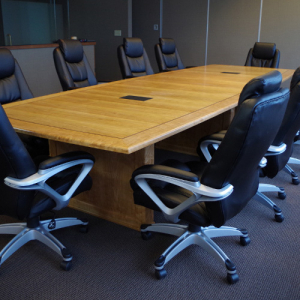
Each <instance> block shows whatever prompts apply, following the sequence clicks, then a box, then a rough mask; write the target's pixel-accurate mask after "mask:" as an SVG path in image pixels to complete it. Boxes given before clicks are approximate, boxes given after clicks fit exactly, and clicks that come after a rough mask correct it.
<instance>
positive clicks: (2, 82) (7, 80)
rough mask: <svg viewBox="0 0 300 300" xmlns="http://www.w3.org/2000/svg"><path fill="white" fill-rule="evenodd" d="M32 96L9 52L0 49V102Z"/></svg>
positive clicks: (15, 61) (4, 102)
mask: <svg viewBox="0 0 300 300" xmlns="http://www.w3.org/2000/svg"><path fill="white" fill-rule="evenodd" d="M30 98H33V95H32V92H31V91H30V89H29V87H28V84H27V82H26V80H25V77H24V75H23V73H22V70H21V68H20V66H19V64H18V62H17V60H16V59H15V58H14V57H13V55H12V54H11V52H10V51H9V50H8V49H6V48H2V49H0V104H6V103H10V102H14V101H18V100H26V99H30Z"/></svg>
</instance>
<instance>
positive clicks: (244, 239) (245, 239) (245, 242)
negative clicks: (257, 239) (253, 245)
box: [240, 236, 251, 246]
mask: <svg viewBox="0 0 300 300" xmlns="http://www.w3.org/2000/svg"><path fill="white" fill-rule="evenodd" d="M250 241H251V240H250V238H249V236H241V237H240V244H241V245H242V246H247V245H249V244H250Z"/></svg>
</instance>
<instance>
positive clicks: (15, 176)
mask: <svg viewBox="0 0 300 300" xmlns="http://www.w3.org/2000/svg"><path fill="white" fill-rule="evenodd" d="M93 163H94V158H93V156H92V155H90V154H88V153H86V152H71V153H66V154H62V155H60V156H57V157H53V158H49V159H47V160H45V161H43V162H41V163H40V164H39V165H38V166H36V164H35V163H34V162H33V160H32V159H31V157H30V155H29V154H28V152H27V150H26V148H25V147H24V145H23V143H22V142H21V140H20V139H19V137H18V135H17V134H16V133H15V131H14V129H13V128H12V126H11V124H10V122H9V120H8V118H7V116H6V114H5V112H4V110H3V108H2V106H1V105H0V164H1V168H0V179H1V180H0V195H1V200H0V215H7V216H10V217H13V218H18V219H20V220H22V219H26V222H23V223H11V224H1V225H0V234H14V235H15V237H14V238H13V239H12V240H11V241H10V242H9V243H8V244H7V245H6V246H5V247H4V248H3V249H2V250H1V252H0V264H2V263H3V262H4V261H5V260H6V259H7V258H8V257H9V256H10V255H12V254H13V253H14V252H15V251H16V250H18V249H19V248H20V247H22V246H23V245H24V244H26V243H27V242H29V241H31V240H39V241H40V242H42V243H44V244H45V245H47V246H48V247H50V248H51V249H52V250H54V251H55V252H57V253H58V254H59V255H60V257H61V258H62V259H63V261H62V263H61V267H62V268H63V269H65V270H69V269H70V267H71V263H72V255H71V253H70V251H69V250H68V249H67V248H66V247H65V246H64V245H63V244H61V243H60V242H59V241H58V240H57V239H56V238H55V237H54V236H53V235H52V234H51V233H50V231H53V230H56V229H60V228H64V227H68V226H73V225H82V226H83V230H86V227H87V224H88V222H87V221H86V220H80V219H76V218H61V219H54V218H53V219H51V220H43V221H41V220H40V216H41V215H42V214H43V213H45V212H49V211H51V210H54V211H55V210H60V209H62V208H64V207H66V206H67V205H68V203H69V200H70V198H71V197H72V196H75V195H77V194H79V193H81V192H84V191H86V190H89V189H90V188H91V186H92V180H91V177H90V176H89V175H88V173H89V171H90V170H91V168H92V166H93Z"/></svg>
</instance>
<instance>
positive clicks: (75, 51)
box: [53, 40, 97, 91]
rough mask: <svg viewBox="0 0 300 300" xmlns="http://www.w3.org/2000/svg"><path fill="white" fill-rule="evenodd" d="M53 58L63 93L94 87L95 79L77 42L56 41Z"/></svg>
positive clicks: (80, 45)
mask: <svg viewBox="0 0 300 300" xmlns="http://www.w3.org/2000/svg"><path fill="white" fill-rule="evenodd" d="M58 45H59V47H57V48H55V49H54V52H53V58H54V64H55V68H56V72H57V75H58V77H59V81H60V83H61V86H62V88H63V90H64V91H67V90H71V89H74V88H81V87H86V86H90V85H96V84H97V79H96V77H95V74H94V72H93V71H92V68H91V66H90V64H89V62H88V60H87V58H86V55H85V53H84V51H83V46H82V44H81V43H80V42H79V41H77V40H58Z"/></svg>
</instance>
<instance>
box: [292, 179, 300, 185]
mask: <svg viewBox="0 0 300 300" xmlns="http://www.w3.org/2000/svg"><path fill="white" fill-rule="evenodd" d="M299 183H300V181H299V179H298V178H292V184H294V185H298V184H299Z"/></svg>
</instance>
